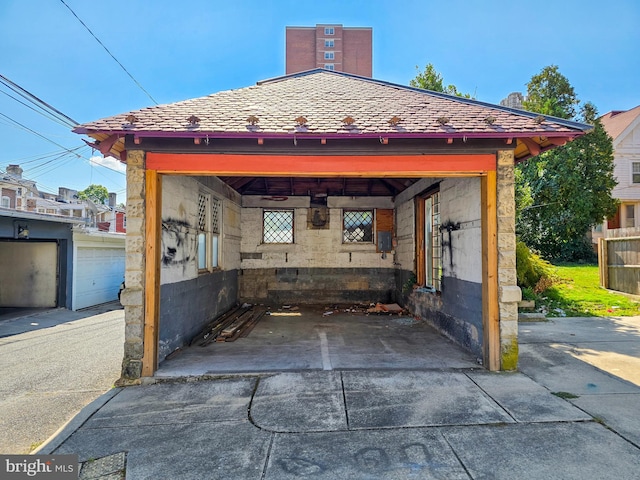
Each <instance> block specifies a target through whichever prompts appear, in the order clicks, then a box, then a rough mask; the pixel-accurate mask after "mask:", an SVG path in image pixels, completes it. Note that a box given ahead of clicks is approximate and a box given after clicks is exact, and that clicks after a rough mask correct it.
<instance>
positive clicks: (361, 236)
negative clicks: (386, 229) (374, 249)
mask: <svg viewBox="0 0 640 480" xmlns="http://www.w3.org/2000/svg"><path fill="white" fill-rule="evenodd" d="M342 227H343V228H342V242H343V243H372V242H373V210H344V211H343V212H342Z"/></svg>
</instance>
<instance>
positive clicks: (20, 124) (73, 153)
mask: <svg viewBox="0 0 640 480" xmlns="http://www.w3.org/2000/svg"><path fill="white" fill-rule="evenodd" d="M0 117H4V118H6V119H7V120H9V121H11V122H12V123H14V124H16V125H18V126H19V127H20V128H22V129H24V130H26V131H28V132H30V133H33V134H34V135H37V136H38V137H40V138H42V139H43V140H46V141H47V142H49V143H53V144H54V145H55V146H57V147H60V148H62V149H63V150H64V151H65V152H66V153H68V154H71V155H74V156H75V157H77V158H84V159H85V160H88V161H89V162H91V163H95V164H96V165H99V166H101V167H104V168H106V169H107V170H111V171H114V172H116V173H119V174H121V175H125V174H124V173H123V172H120V171H118V170H115V169H113V168H110V167H107V166H106V165H102V164H100V163H98V162H95V161H93V160H91V159H90V158H89V159H87V158H86V157H83V156H82V155H80V154H78V153H76V152H75V151H74V150H76V149H77V148H74V149H70V148H67V147H65V146H64V145H60V144H59V143H58V142H55V141H53V140H51V139H50V138H48V137H45V136H44V135H42V134H41V133H38V132H36V131H35V130H32V129H30V128H29V127H27V126H26V125H23V124H22V123H20V122H18V121H17V120H14V119H13V118H11V117H9V116H8V115H5V114H4V113H2V112H0Z"/></svg>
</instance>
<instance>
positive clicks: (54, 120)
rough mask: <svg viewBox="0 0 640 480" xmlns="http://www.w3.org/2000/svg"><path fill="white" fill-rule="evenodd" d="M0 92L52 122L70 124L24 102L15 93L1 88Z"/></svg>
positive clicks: (63, 124)
mask: <svg viewBox="0 0 640 480" xmlns="http://www.w3.org/2000/svg"><path fill="white" fill-rule="evenodd" d="M0 93H3V94H5V95H6V96H7V97H9V98H11V99H13V100H15V101H16V102H18V103H19V104H21V105H24V106H25V107H27V108H28V109H30V110H33V111H34V112H36V113H37V114H38V115H42V116H43V117H45V118H47V119H49V120H51V121H52V122H56V123H57V124H58V125H62V126H63V127H68V126H69V125H68V124H67V123H66V122H64V121H63V120H60V119H58V118H56V117H54V116H52V115H49V114H48V113H43V112H41V111H40V110H38V109H36V108H33V107H32V106H31V105H29V104H27V103H25V102H23V101H22V100H20V99H19V98H16V97H14V96H13V95H11V94H9V93H7V92H4V91H2V90H0Z"/></svg>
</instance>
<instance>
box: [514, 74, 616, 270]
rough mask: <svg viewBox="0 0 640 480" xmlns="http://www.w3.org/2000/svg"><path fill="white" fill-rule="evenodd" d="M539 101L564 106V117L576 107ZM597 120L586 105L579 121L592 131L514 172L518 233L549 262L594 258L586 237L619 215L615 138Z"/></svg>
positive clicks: (595, 114) (590, 106)
mask: <svg viewBox="0 0 640 480" xmlns="http://www.w3.org/2000/svg"><path fill="white" fill-rule="evenodd" d="M534 78H535V77H534ZM567 83H568V82H567ZM571 90H573V89H571ZM549 91H554V90H553V88H551V89H550V90H549ZM540 99H541V100H544V101H542V102H541V103H539V104H538V105H547V106H548V105H554V106H555V107H554V108H559V106H560V105H565V106H564V107H562V109H557V110H555V113H556V116H560V115H558V113H561V114H563V116H565V115H566V114H567V113H569V112H570V111H571V108H573V107H571V105H574V104H575V102H571V103H569V104H566V103H564V101H563V102H556V101H555V100H554V99H552V98H549V99H543V98H542V97H541V98H540ZM540 113H543V112H540ZM596 117H597V110H596V108H595V106H594V105H593V104H591V103H586V104H585V105H583V106H582V108H581V115H580V117H579V118H578V120H579V121H583V122H585V123H591V124H592V125H593V130H591V131H589V132H588V133H586V134H585V135H583V136H581V137H578V138H577V139H576V140H574V141H572V142H569V143H567V144H566V145H564V146H562V147H557V148H554V149H552V150H549V151H547V152H544V153H542V154H540V155H538V156H536V157H533V158H530V159H529V160H527V161H526V162H524V163H522V164H520V165H518V166H517V168H516V207H517V213H516V232H517V234H518V236H519V237H520V239H521V240H523V241H524V242H525V243H526V244H527V245H528V246H529V247H532V248H534V249H535V250H538V251H539V252H541V253H542V255H543V256H545V257H546V258H550V259H561V260H579V259H592V258H593V250H592V249H591V247H590V245H589V243H588V241H587V239H586V234H587V232H588V231H589V230H590V229H591V228H592V227H593V226H595V225H597V224H599V223H601V222H602V220H603V219H604V218H606V217H609V216H611V215H613V214H614V213H615V211H616V208H617V202H616V200H615V199H613V198H612V197H611V190H612V189H613V187H615V185H616V181H615V178H614V176H613V144H612V139H611V137H610V136H609V135H608V134H607V132H606V131H605V130H604V128H603V127H602V124H601V122H600V120H598V119H597V118H596ZM565 118H569V117H566V116H565Z"/></svg>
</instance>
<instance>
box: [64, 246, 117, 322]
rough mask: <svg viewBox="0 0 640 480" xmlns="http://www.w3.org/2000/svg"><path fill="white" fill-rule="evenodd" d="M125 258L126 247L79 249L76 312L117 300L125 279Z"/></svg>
mask: <svg viewBox="0 0 640 480" xmlns="http://www.w3.org/2000/svg"><path fill="white" fill-rule="evenodd" d="M124 258H125V255H124V248H97V247H78V250H77V256H76V263H75V266H74V276H75V281H74V291H73V309H74V310H78V309H80V308H85V307H91V306H93V305H99V304H101V303H105V302H110V301H112V300H117V299H118V289H119V288H120V284H121V283H122V281H123V280H124Z"/></svg>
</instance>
